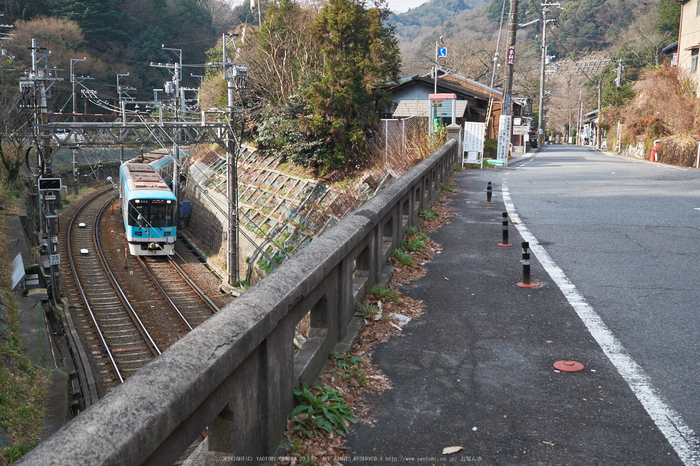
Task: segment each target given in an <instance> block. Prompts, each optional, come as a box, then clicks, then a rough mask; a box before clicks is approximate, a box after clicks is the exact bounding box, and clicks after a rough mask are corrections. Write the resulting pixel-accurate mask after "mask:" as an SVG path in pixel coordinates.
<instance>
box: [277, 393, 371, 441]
mask: <svg viewBox="0 0 700 466" xmlns="http://www.w3.org/2000/svg"><path fill="white" fill-rule="evenodd" d="M294 397H295V398H296V399H297V401H298V402H299V405H298V406H297V407H296V408H294V409H293V410H292V414H291V418H292V420H293V421H294V422H295V423H296V426H295V427H294V430H295V431H300V432H302V433H304V434H305V435H306V436H307V437H309V438H312V437H314V436H316V437H322V436H323V433H324V432H328V433H331V434H333V433H335V434H339V435H345V434H347V433H348V426H349V425H350V424H355V423H356V422H357V421H356V420H355V418H354V417H353V414H352V410H351V409H350V408H348V406H347V405H346V404H345V399H344V398H343V395H342V394H341V393H340V392H339V391H338V390H335V389H333V388H331V387H329V386H328V384H324V385H323V387H319V386H314V387H311V389H308V388H307V387H306V384H304V383H302V385H301V388H300V389H297V390H294Z"/></svg>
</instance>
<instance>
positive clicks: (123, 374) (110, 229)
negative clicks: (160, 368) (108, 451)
mask: <svg viewBox="0 0 700 466" xmlns="http://www.w3.org/2000/svg"><path fill="white" fill-rule="evenodd" d="M114 199H115V193H114V191H113V190H107V191H104V192H102V193H99V194H98V195H96V196H94V197H93V198H92V199H90V200H88V201H87V202H86V203H85V204H83V206H81V207H80V208H79V209H78V210H77V211H76V213H75V214H74V216H73V217H72V219H71V221H70V225H69V227H68V230H67V234H66V237H65V238H64V240H63V241H62V243H61V247H62V254H64V257H67V258H68V259H69V263H70V264H71V269H70V274H66V273H65V272H64V273H63V274H62V280H63V287H64V294H66V295H67V297H68V301H69V302H70V303H71V305H70V306H69V309H70V318H71V319H72V321H73V322H74V325H75V327H76V328H77V330H78V333H79V334H80V335H81V338H80V340H81V341H82V343H83V345H84V347H85V351H83V353H86V354H88V356H89V359H90V366H92V368H93V369H94V372H95V379H96V380H97V385H98V389H97V392H98V393H99V396H103V395H104V394H105V393H107V392H109V391H110V390H112V389H113V388H115V387H116V386H117V385H119V384H120V383H121V382H123V381H124V380H125V379H126V378H128V377H129V376H130V375H132V374H133V373H135V372H136V371H137V370H139V369H140V368H141V367H143V366H144V365H145V364H147V363H148V362H149V361H151V360H152V359H153V358H155V357H156V356H157V355H158V354H160V352H161V351H164V350H165V349H167V348H168V347H169V346H170V345H171V344H173V343H174V342H175V341H177V340H178V339H179V338H181V337H183V336H184V335H186V334H187V333H188V332H189V331H190V330H192V329H193V328H195V327H197V326H198V325H200V324H201V323H203V322H204V321H205V320H206V319H207V318H209V317H211V315H213V314H214V313H215V312H217V311H218V310H219V309H220V308H221V307H223V306H224V305H225V304H226V302H225V301H224V300H223V299H222V296H221V295H218V296H217V295H216V293H215V292H212V290H211V288H209V287H206V286H204V287H205V288H207V291H206V292H205V291H203V290H202V289H201V288H200V286H198V285H197V284H196V283H195V281H201V280H202V277H201V276H198V277H196V278H197V280H192V279H191V278H190V277H189V276H188V275H187V273H186V272H185V271H184V270H183V267H181V266H180V265H178V264H177V263H176V262H175V261H174V260H172V259H170V258H163V257H160V258H155V257H148V258H145V259H142V258H141V257H138V256H130V255H128V254H127V251H128V246H127V244H126V240H125V235H124V229H123V223H122V220H121V215H120V213H119V209H118V203H115V202H113V201H114ZM110 206H111V207H110ZM180 261H181V262H184V263H185V264H184V266H185V267H188V266H189V267H188V270H194V271H195V273H197V274H201V271H199V269H198V268H197V267H196V266H195V265H193V264H187V260H183V259H180ZM208 294H209V295H211V296H212V297H211V298H210V297H209V296H207V295H208ZM88 379H89V378H88ZM95 390H96V389H95V388H94V387H90V388H89V390H88V391H89V392H91V393H93V392H95ZM83 392H85V389H83ZM88 405H89V403H88Z"/></svg>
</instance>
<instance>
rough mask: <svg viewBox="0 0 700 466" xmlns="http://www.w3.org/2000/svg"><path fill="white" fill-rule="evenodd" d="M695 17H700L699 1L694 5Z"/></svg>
mask: <svg viewBox="0 0 700 466" xmlns="http://www.w3.org/2000/svg"><path fill="white" fill-rule="evenodd" d="M695 16H700V0H698V3H697V4H696V5H695Z"/></svg>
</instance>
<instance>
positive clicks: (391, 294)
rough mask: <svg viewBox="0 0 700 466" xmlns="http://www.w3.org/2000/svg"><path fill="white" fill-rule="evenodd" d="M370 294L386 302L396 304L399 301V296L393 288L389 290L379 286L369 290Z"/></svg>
mask: <svg viewBox="0 0 700 466" xmlns="http://www.w3.org/2000/svg"><path fill="white" fill-rule="evenodd" d="M369 292H370V294H371V295H372V296H374V297H375V298H377V299H383V300H384V301H389V302H391V303H395V302H397V301H398V300H399V295H398V293H397V292H396V291H394V289H393V288H387V287H386V286H384V285H382V284H377V285H374V286H373V287H372V289H371V290H369Z"/></svg>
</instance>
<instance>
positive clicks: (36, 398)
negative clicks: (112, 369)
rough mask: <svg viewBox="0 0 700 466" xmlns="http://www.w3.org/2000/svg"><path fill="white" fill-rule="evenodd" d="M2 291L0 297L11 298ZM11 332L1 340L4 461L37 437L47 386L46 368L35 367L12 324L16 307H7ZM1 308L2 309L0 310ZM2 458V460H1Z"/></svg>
mask: <svg viewBox="0 0 700 466" xmlns="http://www.w3.org/2000/svg"><path fill="white" fill-rule="evenodd" d="M7 295H8V294H7V293H6V292H3V296H2V301H3V302H4V303H8V302H12V301H11V299H12V298H11V297H8V296H7ZM8 309H9V311H8V314H10V315H7V318H8V321H9V327H10V332H11V333H10V335H9V338H7V339H6V340H0V341H2V343H1V344H0V360H1V361H2V364H0V427H1V428H2V430H3V431H4V432H5V434H6V435H7V437H8V438H9V439H10V444H9V445H8V446H7V447H6V448H4V449H3V450H2V452H1V453H2V457H3V459H4V461H7V462H8V463H12V462H15V461H17V460H18V459H20V458H21V457H22V456H23V455H25V454H26V453H27V452H28V451H29V450H31V449H32V448H34V447H35V446H36V444H37V443H38V441H39V430H40V429H41V426H42V423H43V420H44V400H45V399H46V388H47V386H48V372H47V371H45V370H43V369H41V368H36V367H34V366H33V365H32V363H31V361H30V360H29V359H28V358H27V356H26V348H25V347H24V345H22V342H21V341H20V339H19V337H18V335H17V327H16V325H15V324H14V322H15V319H16V310H15V309H14V307H13V305H11V306H10V307H8ZM0 312H1V311H0ZM0 462H2V461H0Z"/></svg>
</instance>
